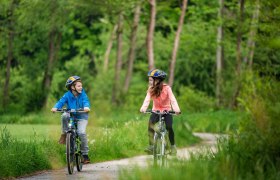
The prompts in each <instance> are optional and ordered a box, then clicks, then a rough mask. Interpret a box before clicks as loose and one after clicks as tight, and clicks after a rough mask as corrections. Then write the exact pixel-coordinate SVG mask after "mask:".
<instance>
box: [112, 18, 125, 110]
mask: <svg viewBox="0 0 280 180" xmlns="http://www.w3.org/2000/svg"><path fill="white" fill-rule="evenodd" d="M122 33H123V14H122V13H120V15H119V22H118V29H117V41H118V42H117V62H116V65H115V79H114V83H113V92H112V103H113V104H115V105H116V104H118V98H119V95H120V74H121V68H122Z"/></svg>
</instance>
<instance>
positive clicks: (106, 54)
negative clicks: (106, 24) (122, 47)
mask: <svg viewBox="0 0 280 180" xmlns="http://www.w3.org/2000/svg"><path fill="white" fill-rule="evenodd" d="M117 28H118V26H117V25H114V27H113V30H112V33H111V35H110V39H109V41H108V45H107V48H106V52H105V56H104V65H103V71H104V72H106V71H107V70H108V64H109V57H110V53H111V49H112V46H113V41H114V40H115V39H116V31H117Z"/></svg>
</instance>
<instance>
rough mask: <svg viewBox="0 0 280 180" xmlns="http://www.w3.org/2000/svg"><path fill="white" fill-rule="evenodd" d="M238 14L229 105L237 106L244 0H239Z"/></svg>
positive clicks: (239, 86)
mask: <svg viewBox="0 0 280 180" xmlns="http://www.w3.org/2000/svg"><path fill="white" fill-rule="evenodd" d="M239 2H240V14H239V17H238V21H237V45H236V82H235V89H234V94H233V97H232V102H231V107H232V108H233V107H237V97H238V95H239V91H240V88H241V68H242V61H241V59H242V56H241V43H242V25H243V24H242V22H243V16H244V3H245V0H240V1H239Z"/></svg>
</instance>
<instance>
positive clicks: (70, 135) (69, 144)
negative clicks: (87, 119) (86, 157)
mask: <svg viewBox="0 0 280 180" xmlns="http://www.w3.org/2000/svg"><path fill="white" fill-rule="evenodd" d="M57 112H61V113H65V112H66V113H69V114H70V119H69V122H68V130H67V133H66V161H67V167H68V173H69V174H73V172H74V166H75V165H76V167H77V170H78V171H81V170H82V168H83V163H82V162H83V159H82V158H83V156H82V153H81V139H80V137H79V136H78V132H77V125H78V123H77V119H76V118H75V116H74V115H75V114H76V113H86V112H85V111H83V109H79V110H75V109H71V110H68V109H58V110H57Z"/></svg>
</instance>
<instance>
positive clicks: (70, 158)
mask: <svg viewBox="0 0 280 180" xmlns="http://www.w3.org/2000/svg"><path fill="white" fill-rule="evenodd" d="M66 161H67V167H68V173H69V174H73V171H74V164H75V137H74V135H73V133H71V132H68V133H67V136H66Z"/></svg>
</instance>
